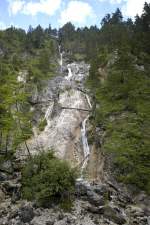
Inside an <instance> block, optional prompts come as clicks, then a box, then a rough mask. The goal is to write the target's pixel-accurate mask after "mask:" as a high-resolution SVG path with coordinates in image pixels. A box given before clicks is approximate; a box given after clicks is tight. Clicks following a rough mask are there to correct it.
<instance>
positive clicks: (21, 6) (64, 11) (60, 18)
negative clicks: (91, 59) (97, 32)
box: [0, 0, 150, 30]
mask: <svg viewBox="0 0 150 225" xmlns="http://www.w3.org/2000/svg"><path fill="white" fill-rule="evenodd" d="M144 2H145V0H0V29H6V28H7V27H10V26H11V25H12V26H15V27H19V28H23V29H25V30H27V29H28V27H29V25H32V26H33V27H36V26H37V25H38V24H40V25H41V26H42V27H44V28H46V27H48V26H49V24H51V26H52V27H53V28H55V27H56V28H59V27H62V26H63V25H64V24H65V23H67V22H69V21H70V22H72V23H73V24H74V25H75V26H76V27H84V26H88V27H89V26H90V25H95V24H96V25H97V26H98V27H99V26H100V22H101V19H102V18H103V17H104V16H105V15H106V14H107V13H113V12H114V11H115V10H116V8H120V9H121V11H122V13H123V16H124V18H125V19H126V18H128V17H130V18H132V19H134V17H135V16H136V14H138V15H140V14H141V13H142V9H143V6H144ZM147 2H148V3H150V0H147Z"/></svg>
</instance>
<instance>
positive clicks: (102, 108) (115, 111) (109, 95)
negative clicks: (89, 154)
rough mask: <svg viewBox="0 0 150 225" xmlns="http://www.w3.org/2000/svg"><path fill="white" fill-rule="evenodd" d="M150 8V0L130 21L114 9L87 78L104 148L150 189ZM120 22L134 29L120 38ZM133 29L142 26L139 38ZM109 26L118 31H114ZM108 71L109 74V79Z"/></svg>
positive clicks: (121, 174)
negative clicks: (149, 31)
mask: <svg viewBox="0 0 150 225" xmlns="http://www.w3.org/2000/svg"><path fill="white" fill-rule="evenodd" d="M149 8H150V6H149V4H145V7H144V12H143V14H142V16H141V17H137V18H136V21H135V24H133V23H132V21H127V22H126V23H125V22H123V21H122V19H120V20H118V22H114V21H112V20H113V16H114V14H113V15H112V16H111V15H107V16H106V17H105V18H104V21H103V24H102V29H101V37H102V36H103V35H104V37H105V38H104V40H103V42H102V43H103V44H105V47H104V48H101V52H100V54H97V55H96V56H95V59H94V60H92V64H91V68H90V76H89V79H88V81H87V85H88V87H89V88H90V89H91V92H92V93H93V95H94V97H95V98H94V100H95V105H96V106H95V108H94V112H93V124H94V126H101V127H102V128H103V129H104V130H105V137H104V140H103V144H102V146H101V148H102V149H103V151H104V152H105V154H108V155H111V157H109V158H111V159H112V160H111V162H110V164H111V166H112V171H114V172H113V173H114V175H115V177H116V178H117V179H118V180H119V181H121V182H124V183H126V184H133V185H135V186H136V187H137V188H139V189H142V190H145V191H146V192H147V193H149V190H150V169H149V164H150V150H149V145H150V141H149V133H150V128H149V127H150V107H149V100H150V99H149V96H150V90H149V86H150V77H149V71H150V63H149V56H150V55H149V52H148V51H149V50H148V49H149V47H148V46H149V43H147V36H148V37H149V38H150V36H149V33H148V30H149V28H148V26H147V23H148V21H149V18H150V17H149V15H150V10H149ZM120 18H121V17H120ZM114 24H115V26H117V27H118V28H117V29H120V28H119V26H122V28H123V29H127V30H126V31H129V33H128V34H127V35H125V40H124V38H123V39H122V40H121V42H120V41H119V42H118V43H117V42H116V40H117V39H115V38H116V36H117V33H118V32H121V30H115V28H114ZM113 29H114V30H113ZM133 30H134V31H135V30H136V32H135V33H134V38H133V39H134V43H133V42H132V41H131V36H132V37H133ZM109 32H112V34H111V35H112V36H111V37H110V36H109ZM143 32H144V33H145V32H147V33H146V34H144V33H143ZM107 35H108V37H109V38H108V39H107ZM118 37H119V38H120V36H118ZM139 37H141V38H140V39H139ZM110 38H111V40H110ZM112 43H113V44H112ZM146 43H147V44H146ZM112 46H113V47H112ZM145 46H147V48H145ZM114 48H116V49H115V51H113V50H114ZM141 66H142V67H141ZM100 69H101V70H100ZM102 72H103V73H104V72H105V75H106V76H105V79H104V80H103V82H102V75H103V74H102Z"/></svg>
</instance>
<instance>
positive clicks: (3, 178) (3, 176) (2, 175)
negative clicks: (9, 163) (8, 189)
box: [0, 172, 8, 181]
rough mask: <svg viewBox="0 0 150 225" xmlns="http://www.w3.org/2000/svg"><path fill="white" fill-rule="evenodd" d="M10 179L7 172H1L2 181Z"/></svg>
mask: <svg viewBox="0 0 150 225" xmlns="http://www.w3.org/2000/svg"><path fill="white" fill-rule="evenodd" d="M7 179H8V176H7V175H6V174H5V173H1V172H0V181H5V180H7Z"/></svg>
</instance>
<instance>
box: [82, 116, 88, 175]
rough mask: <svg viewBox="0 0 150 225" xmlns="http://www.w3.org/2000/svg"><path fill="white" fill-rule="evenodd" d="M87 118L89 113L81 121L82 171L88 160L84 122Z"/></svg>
mask: <svg viewBox="0 0 150 225" xmlns="http://www.w3.org/2000/svg"><path fill="white" fill-rule="evenodd" d="M88 119H89V115H88V116H87V117H86V118H85V119H84V121H83V122H82V128H81V135H82V143H83V153H84V162H83V165H82V168H81V169H82V171H83V169H84V168H85V167H86V165H87V162H88V157H89V155H90V148H89V145H88V140H87V134H86V122H87V120H88Z"/></svg>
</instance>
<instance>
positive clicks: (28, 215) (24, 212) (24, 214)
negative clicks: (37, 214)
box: [19, 204, 34, 223]
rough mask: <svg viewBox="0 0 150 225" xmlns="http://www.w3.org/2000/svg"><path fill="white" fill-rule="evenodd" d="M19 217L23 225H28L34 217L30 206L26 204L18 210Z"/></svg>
mask: <svg viewBox="0 0 150 225" xmlns="http://www.w3.org/2000/svg"><path fill="white" fill-rule="evenodd" d="M19 217H20V220H21V221H22V222H23V223H29V222H30V221H31V220H32V219H33V217H34V211H33V208H32V206H31V205H30V204H26V205H24V206H22V207H21V208H20V209H19Z"/></svg>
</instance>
